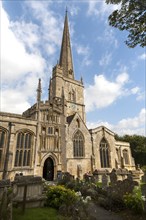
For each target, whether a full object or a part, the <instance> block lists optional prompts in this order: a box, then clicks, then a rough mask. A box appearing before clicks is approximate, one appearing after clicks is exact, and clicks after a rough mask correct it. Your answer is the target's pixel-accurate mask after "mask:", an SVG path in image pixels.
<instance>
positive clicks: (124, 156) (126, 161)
mask: <svg viewBox="0 0 146 220" xmlns="http://www.w3.org/2000/svg"><path fill="white" fill-rule="evenodd" d="M123 159H124V163H125V164H129V155H128V150H126V149H124V150H123Z"/></svg>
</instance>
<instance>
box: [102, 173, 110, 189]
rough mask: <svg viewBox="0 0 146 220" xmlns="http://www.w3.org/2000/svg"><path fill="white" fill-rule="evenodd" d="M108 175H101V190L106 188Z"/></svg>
mask: <svg viewBox="0 0 146 220" xmlns="http://www.w3.org/2000/svg"><path fill="white" fill-rule="evenodd" d="M108 183H109V182H108V175H107V174H103V175H102V188H106V187H107V186H108V185H109V184H108Z"/></svg>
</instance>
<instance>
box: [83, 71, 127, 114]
mask: <svg viewBox="0 0 146 220" xmlns="http://www.w3.org/2000/svg"><path fill="white" fill-rule="evenodd" d="M127 82H128V74H127V73H126V72H123V73H121V74H119V75H118V76H117V78H116V79H115V81H114V82H111V81H109V80H107V79H106V78H105V76H104V75H95V76H94V85H89V86H87V87H86V88H85V104H86V110H87V112H89V111H93V110H95V109H99V108H104V107H107V106H109V105H111V104H112V103H114V102H115V101H116V100H117V99H118V98H119V97H121V96H124V95H125V88H124V86H125V84H126V83H127Z"/></svg>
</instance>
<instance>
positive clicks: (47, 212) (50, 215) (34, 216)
mask: <svg viewBox="0 0 146 220" xmlns="http://www.w3.org/2000/svg"><path fill="white" fill-rule="evenodd" d="M20 219H21V220H67V218H65V217H63V216H61V215H59V214H58V212H57V210H55V209H53V208H30V209H26V211H25V213H24V215H23V214H22V210H21V209H16V208H14V209H13V220H20Z"/></svg>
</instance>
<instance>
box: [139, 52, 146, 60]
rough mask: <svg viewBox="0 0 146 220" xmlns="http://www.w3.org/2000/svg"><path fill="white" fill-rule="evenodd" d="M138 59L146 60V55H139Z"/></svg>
mask: <svg viewBox="0 0 146 220" xmlns="http://www.w3.org/2000/svg"><path fill="white" fill-rule="evenodd" d="M138 59H140V60H146V53H143V54H141V55H139V56H138Z"/></svg>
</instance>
